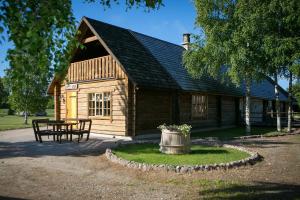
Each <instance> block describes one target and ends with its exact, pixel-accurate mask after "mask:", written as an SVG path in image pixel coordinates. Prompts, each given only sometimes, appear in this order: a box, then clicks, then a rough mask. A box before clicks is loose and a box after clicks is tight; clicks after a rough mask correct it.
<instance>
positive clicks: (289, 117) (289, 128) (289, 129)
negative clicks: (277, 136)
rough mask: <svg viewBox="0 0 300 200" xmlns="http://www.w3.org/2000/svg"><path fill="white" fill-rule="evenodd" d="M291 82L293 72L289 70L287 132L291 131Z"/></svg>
mask: <svg viewBox="0 0 300 200" xmlns="http://www.w3.org/2000/svg"><path fill="white" fill-rule="evenodd" d="M292 83H293V74H292V72H290V77H289V100H288V102H289V108H288V128H287V129H288V130H287V131H288V133H290V132H291V129H292Z"/></svg>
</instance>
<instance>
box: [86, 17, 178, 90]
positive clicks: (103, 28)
mask: <svg viewBox="0 0 300 200" xmlns="http://www.w3.org/2000/svg"><path fill="white" fill-rule="evenodd" d="M86 19H87V21H88V23H89V24H90V25H91V26H92V27H93V28H94V30H95V31H96V32H97V33H98V35H99V36H100V38H101V39H102V40H103V41H104V42H105V43H106V45H107V46H108V48H109V49H110V50H111V51H112V53H113V54H114V55H115V56H116V57H117V59H118V60H119V61H120V63H121V64H122V66H123V67H124V68H125V71H126V72H127V74H128V76H129V77H130V78H131V79H132V81H133V82H135V83H136V84H138V85H139V86H145V87H155V88H168V89H179V87H178V85H177V84H176V82H175V81H174V80H173V79H172V77H170V76H169V75H168V73H167V72H166V71H165V70H164V68H163V67H162V66H161V65H160V64H159V63H158V62H157V61H156V60H155V58H154V57H153V56H152V55H151V53H150V52H149V51H148V50H147V49H146V48H145V47H144V46H143V45H142V44H141V43H140V42H139V41H137V40H136V39H135V38H134V37H133V35H132V34H131V33H130V32H129V31H128V30H127V29H124V28H120V27H117V26H113V25H110V24H106V23H103V22H100V21H97V20H93V19H90V18H86Z"/></svg>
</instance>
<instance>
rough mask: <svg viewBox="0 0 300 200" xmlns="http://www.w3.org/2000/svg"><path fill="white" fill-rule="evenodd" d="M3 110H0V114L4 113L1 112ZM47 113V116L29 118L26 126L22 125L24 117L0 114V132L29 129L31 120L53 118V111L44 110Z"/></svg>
mask: <svg viewBox="0 0 300 200" xmlns="http://www.w3.org/2000/svg"><path fill="white" fill-rule="evenodd" d="M3 110H4V109H2V110H0V113H2V114H3V113H4V112H3ZM46 111H47V113H48V116H39V117H36V116H29V118H28V124H24V117H22V116H17V115H7V112H6V114H3V115H1V114H0V131H4V130H11V129H20V128H29V127H31V126H32V125H31V120H32V119H39V118H53V113H54V111H53V109H47V110H46Z"/></svg>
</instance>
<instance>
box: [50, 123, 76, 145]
mask: <svg viewBox="0 0 300 200" xmlns="http://www.w3.org/2000/svg"><path fill="white" fill-rule="evenodd" d="M77 124H78V122H72V121H69V122H68V121H62V120H49V122H48V123H47V126H52V131H53V132H54V133H56V135H57V141H58V137H59V136H60V137H61V136H62V135H63V134H65V135H66V137H67V140H68V135H69V134H70V141H72V132H73V126H74V125H77ZM63 127H64V128H65V129H63Z"/></svg>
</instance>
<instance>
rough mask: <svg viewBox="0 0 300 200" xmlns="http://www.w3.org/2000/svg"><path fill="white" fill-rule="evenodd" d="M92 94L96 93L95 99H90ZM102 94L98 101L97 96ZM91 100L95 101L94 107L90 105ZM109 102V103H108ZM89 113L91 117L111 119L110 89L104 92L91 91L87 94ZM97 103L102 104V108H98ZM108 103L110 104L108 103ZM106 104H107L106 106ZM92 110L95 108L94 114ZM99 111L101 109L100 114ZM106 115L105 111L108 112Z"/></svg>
mask: <svg viewBox="0 0 300 200" xmlns="http://www.w3.org/2000/svg"><path fill="white" fill-rule="evenodd" d="M90 95H94V97H93V99H94V100H90V99H91V98H90ZM98 95H99V96H100V98H101V100H100V101H97V96H98ZM106 95H108V97H109V99H108V100H106V101H105V97H107V96H106ZM90 102H93V105H94V107H93V108H91V107H90ZM108 102H109V103H108ZM87 104H88V105H87V110H88V111H87V112H88V113H87V114H88V117H90V118H105V119H110V118H111V117H112V92H109V91H103V92H90V93H88V95H87ZM97 104H100V105H101V108H97ZM107 104H108V105H107ZM105 105H106V106H105ZM90 110H93V115H91V112H90ZM97 111H99V114H97ZM107 112H108V114H107V115H105V113H107Z"/></svg>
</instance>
